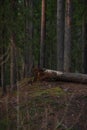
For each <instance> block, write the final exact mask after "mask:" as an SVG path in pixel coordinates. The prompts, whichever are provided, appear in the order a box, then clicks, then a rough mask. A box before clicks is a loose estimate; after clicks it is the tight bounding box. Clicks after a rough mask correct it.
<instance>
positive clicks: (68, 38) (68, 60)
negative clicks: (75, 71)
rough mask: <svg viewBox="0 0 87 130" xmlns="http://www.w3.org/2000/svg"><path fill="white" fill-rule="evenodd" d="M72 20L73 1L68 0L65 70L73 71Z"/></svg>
mask: <svg viewBox="0 0 87 130" xmlns="http://www.w3.org/2000/svg"><path fill="white" fill-rule="evenodd" d="M71 21H72V3H71V0H66V12H65V43H64V71H66V72H70V71H71V42H72V39H71Z"/></svg>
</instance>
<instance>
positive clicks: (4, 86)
mask: <svg viewBox="0 0 87 130" xmlns="http://www.w3.org/2000/svg"><path fill="white" fill-rule="evenodd" d="M1 52H2V55H3V54H4V52H5V48H4V47H2V50H1ZM2 61H4V57H3V59H2ZM1 86H2V93H3V95H4V94H6V93H7V89H6V81H5V63H3V64H2V65H1Z"/></svg>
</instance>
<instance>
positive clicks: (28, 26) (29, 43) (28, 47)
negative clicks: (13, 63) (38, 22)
mask: <svg viewBox="0 0 87 130" xmlns="http://www.w3.org/2000/svg"><path fill="white" fill-rule="evenodd" d="M24 3H25V8H27V9H28V10H29V14H28V15H27V14H26V16H25V47H24V53H25V54H24V55H25V56H24V77H28V76H30V75H31V71H32V67H33V52H32V47H33V1H32V0H25V1H24Z"/></svg>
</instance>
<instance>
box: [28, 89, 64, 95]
mask: <svg viewBox="0 0 87 130" xmlns="http://www.w3.org/2000/svg"><path fill="white" fill-rule="evenodd" d="M63 94H65V92H64V91H63V90H62V89H61V88H60V87H54V88H49V89H40V88H37V87H36V88H34V89H33V91H32V93H31V94H30V96H31V97H37V96H39V97H40V96H43V95H50V96H61V95H63Z"/></svg>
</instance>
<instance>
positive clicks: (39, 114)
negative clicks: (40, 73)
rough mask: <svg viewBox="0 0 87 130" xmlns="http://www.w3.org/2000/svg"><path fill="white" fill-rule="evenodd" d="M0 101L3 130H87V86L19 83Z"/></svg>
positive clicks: (58, 83)
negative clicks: (15, 89)
mask: <svg viewBox="0 0 87 130" xmlns="http://www.w3.org/2000/svg"><path fill="white" fill-rule="evenodd" d="M18 86H19V87H18V89H17V91H15V92H13V93H11V92H9V94H8V95H6V96H5V97H1V98H0V130H16V129H17V130H87V84H76V83H68V82H45V81H43V82H39V81H38V82H35V83H33V84H30V82H29V79H24V80H23V81H22V82H19V83H18Z"/></svg>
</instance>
